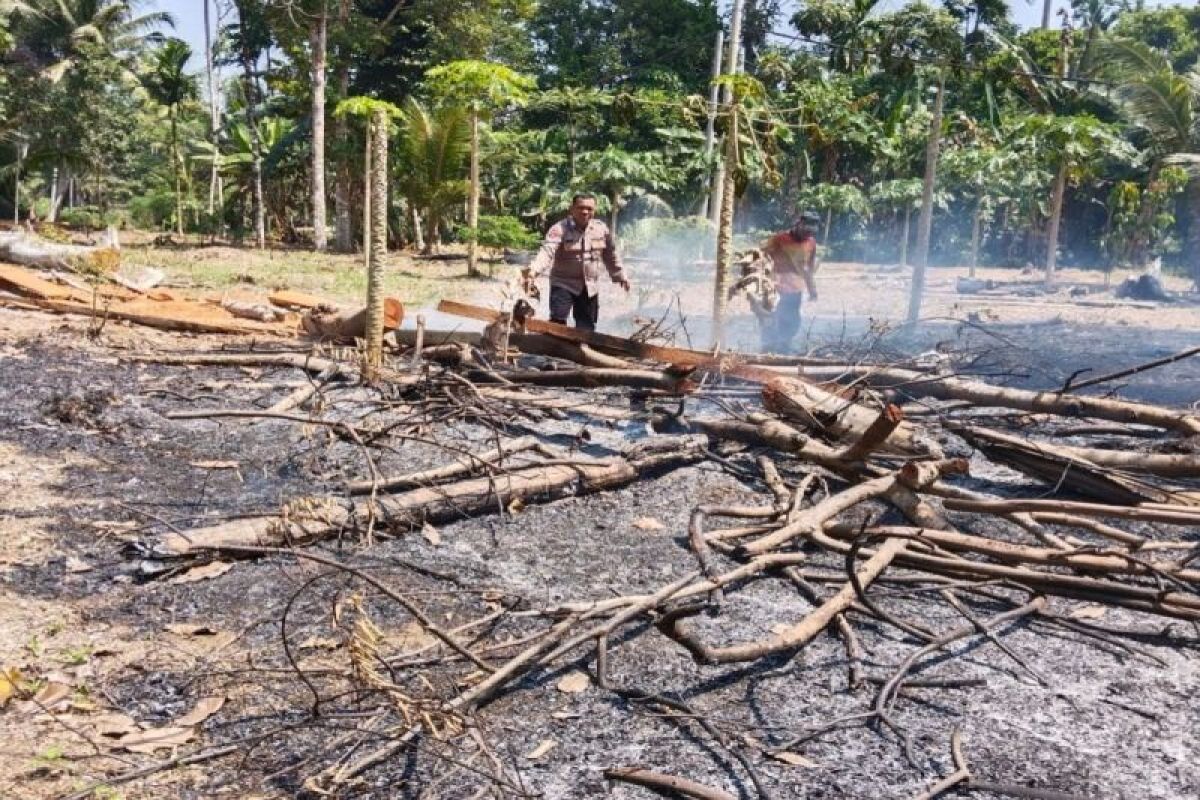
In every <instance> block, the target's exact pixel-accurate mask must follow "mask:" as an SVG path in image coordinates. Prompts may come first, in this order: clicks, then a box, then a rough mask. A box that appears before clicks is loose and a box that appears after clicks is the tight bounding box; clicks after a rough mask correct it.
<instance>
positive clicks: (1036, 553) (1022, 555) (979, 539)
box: [825, 522, 1200, 583]
mask: <svg viewBox="0 0 1200 800" xmlns="http://www.w3.org/2000/svg"><path fill="white" fill-rule="evenodd" d="M825 532H826V533H829V534H831V535H833V536H836V537H838V538H839V539H843V540H853V539H854V538H855V537H857V536H859V535H860V534H862V533H864V531H863V530H862V528H861V527H860V526H858V525H850V524H847V523H842V522H836V523H830V524H827V525H826V526H825ZM865 533H867V534H870V535H876V536H902V537H907V538H910V539H913V540H915V541H917V542H928V543H930V544H934V545H937V546H938V547H941V548H944V549H946V550H950V551H953V552H956V553H976V554H978V555H984V556H987V557H989V558H993V559H995V560H996V561H1001V562H1004V563H1009V564H1035V565H1038V566H1041V567H1069V568H1070V569H1075V570H1079V571H1080V572H1085V573H1087V572H1091V573H1096V572H1108V573H1116V574H1128V575H1148V574H1154V572H1153V571H1152V570H1151V569H1149V568H1148V566H1153V568H1154V570H1155V571H1157V572H1159V573H1161V574H1164V575H1170V576H1171V577H1173V578H1176V579H1177V580H1182V581H1187V582H1190V583H1195V582H1197V581H1200V571H1197V570H1187V569H1185V570H1180V569H1178V568H1176V566H1175V565H1173V564H1165V563H1159V564H1154V563H1153V562H1145V561H1142V560H1140V559H1131V558H1124V557H1122V556H1120V555H1096V554H1092V553H1087V552H1077V553H1072V552H1063V551H1062V550H1057V549H1054V548H1048V547H1030V546H1028V545H1022V544H1013V543H1011V542H1003V541H999V540H996V539H988V538H986V537H983V536H972V535H970V534H966V533H959V532H958V531H949V530H934V529H929V528H910V527H900V526H887V527H874V528H867V529H866V531H865Z"/></svg>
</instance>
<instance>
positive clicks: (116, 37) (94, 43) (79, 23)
mask: <svg viewBox="0 0 1200 800" xmlns="http://www.w3.org/2000/svg"><path fill="white" fill-rule="evenodd" d="M12 6H13V14H12V19H13V22H14V25H15V27H17V29H18V30H19V32H20V37H19V38H20V40H21V42H22V43H23V44H24V45H25V46H26V47H28V48H29V50H30V51H31V52H32V53H34V55H35V57H37V58H38V60H39V61H40V63H41V64H42V66H43V67H44V73H43V74H44V75H45V76H46V77H47V78H49V79H50V80H51V81H53V82H58V81H59V80H61V79H62V77H63V75H65V74H66V73H67V72H68V71H69V70H70V69H71V68H72V67H74V66H75V65H76V64H77V63H78V62H79V61H80V60H81V59H84V58H87V57H88V55H89V54H88V49H89V47H95V48H99V51H100V52H103V53H105V54H107V55H111V56H115V57H117V58H120V59H122V60H123V61H124V63H126V65H127V66H128V65H130V64H132V63H133V62H132V59H134V58H135V57H136V56H137V55H138V54H139V53H140V52H142V51H143V50H145V49H146V48H147V47H149V46H151V45H154V44H157V43H158V42H160V41H162V35H161V34H160V33H159V32H158V29H159V28H161V27H168V28H174V27H175V20H174V18H173V17H172V16H171V15H170V14H168V13H166V12H164V11H154V12H150V13H147V14H138V13H137V12H136V7H137V4H136V2H134V1H132V0H131V1H130V2H123V1H122V0H24V1H23V2H14V3H13V4H12Z"/></svg>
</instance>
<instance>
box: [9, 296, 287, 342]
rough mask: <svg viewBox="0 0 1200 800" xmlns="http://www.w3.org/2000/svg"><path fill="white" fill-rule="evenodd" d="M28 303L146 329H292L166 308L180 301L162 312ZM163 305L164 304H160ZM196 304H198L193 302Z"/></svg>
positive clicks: (37, 300)
mask: <svg viewBox="0 0 1200 800" xmlns="http://www.w3.org/2000/svg"><path fill="white" fill-rule="evenodd" d="M28 300H29V302H30V304H32V305H36V306H37V307H38V308H42V309H46V310H48V311H57V312H59V313H65V314H81V315H83V316H85V317H91V316H96V317H107V318H108V319H114V320H126V321H128V322H133V323H136V324H138V325H145V326H147V327H150V328H159V329H162V330H169V331H189V332H192V333H226V334H241V335H244V334H266V335H272V336H290V335H293V332H292V331H291V330H290V329H289V328H288V327H287V326H286V325H282V324H271V323H265V322H263V323H253V322H250V321H240V320H237V319H235V318H234V317H232V316H230V317H229V321H228V322H225V321H224V320H220V319H216V318H214V316H215V315H214V312H213V311H211V310H208V309H204V308H203V307H201V308H202V313H197V314H195V315H191V314H177V315H171V314H170V311H179V306H180V305H182V303H172V304H169V305H171V306H173V307H174V308H172V309H170V311H169V310H168V309H166V308H164V309H163V311H162V312H147V311H145V310H142V308H144V307H139V308H131V307H129V306H127V305H121V304H116V305H113V306H110V307H109V308H108V309H107V310H106V309H105V308H104V307H103V306H101V307H99V308H97V309H95V310H94V311H93V309H92V307H91V305H90V304H87V303H72V302H69V301H63V300H48V299H43V298H33V297H31V298H28ZM163 305H164V306H166V305H168V304H165V303H164V304H163ZM197 305H199V304H197Z"/></svg>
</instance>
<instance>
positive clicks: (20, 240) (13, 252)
mask: <svg viewBox="0 0 1200 800" xmlns="http://www.w3.org/2000/svg"><path fill="white" fill-rule="evenodd" d="M110 237H111V238H110V239H109V240H108V241H106V243H105V244H102V245H99V246H96V247H88V246H85V245H78V244H59V243H58V242H51V241H47V240H46V239H42V238H41V237H39V236H35V235H33V234H28V233H24V232H16V233H0V261H8V262H11V263H13V264H20V265H21V266H23V267H40V268H41V269H62V270H67V271H68V272H74V271H75V270H76V269H77V268H78V267H79V265H80V264H81V263H83V262H86V261H87V260H88V259H90V258H92V257H93V256H95V255H96V254H97V253H100V252H101V251H113V252H114V253H119V252H120V245H119V244H118V243H117V242H116V241H115V236H112V235H111V234H110Z"/></svg>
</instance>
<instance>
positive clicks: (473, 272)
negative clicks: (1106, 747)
mask: <svg viewBox="0 0 1200 800" xmlns="http://www.w3.org/2000/svg"><path fill="white" fill-rule="evenodd" d="M467 227H468V228H470V230H471V241H469V242H467V274H468V275H470V276H471V277H473V278H474V277H477V276H478V275H479V242H478V241H477V239H478V237H479V110H478V109H477V108H473V109H472V110H471V195H470V197H469V198H468V199H467Z"/></svg>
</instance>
